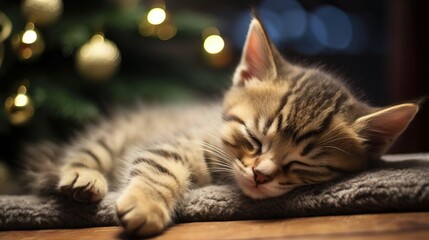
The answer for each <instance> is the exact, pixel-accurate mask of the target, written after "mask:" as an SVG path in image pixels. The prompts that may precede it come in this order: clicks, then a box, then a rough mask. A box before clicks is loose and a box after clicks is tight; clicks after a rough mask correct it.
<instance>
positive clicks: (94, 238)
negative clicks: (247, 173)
mask: <svg viewBox="0 0 429 240" xmlns="http://www.w3.org/2000/svg"><path fill="white" fill-rule="evenodd" d="M121 233H122V231H121V228H120V227H96V228H84V229H52V230H37V231H6V232H0V239H10V240H15V239H25V240H33V239H38V240H54V239H55V240H65V239H72V240H98V239H121V238H124V235H123V234H121ZM153 239H174V240H180V239H187V240H188V239H255V240H256V239H389V240H391V239H393V240H395V239H401V240H402V239H418V240H424V239H429V212H418V213H389V214H366V215H350V216H326V217H308V218H293V219H281V220H265V221H255V220H253V221H235V222H230V221H228V222H195V223H184V224H178V225H176V226H174V227H171V228H170V229H168V230H167V231H166V232H165V233H164V234H162V235H160V236H158V237H155V238H153Z"/></svg>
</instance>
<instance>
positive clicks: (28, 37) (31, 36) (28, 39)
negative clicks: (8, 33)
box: [22, 30, 37, 44]
mask: <svg viewBox="0 0 429 240" xmlns="http://www.w3.org/2000/svg"><path fill="white" fill-rule="evenodd" d="M36 40H37V33H36V31H34V30H27V31H25V32H24V34H23V35H22V42H23V43H25V44H32V43H34V42H35V41H36Z"/></svg>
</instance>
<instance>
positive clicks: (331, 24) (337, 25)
mask: <svg viewBox="0 0 429 240" xmlns="http://www.w3.org/2000/svg"><path fill="white" fill-rule="evenodd" d="M314 15H315V16H317V18H313V21H312V23H311V29H312V31H313V32H314V34H315V37H316V39H317V40H318V41H319V42H320V43H322V44H323V45H324V46H326V47H328V48H331V49H336V50H344V49H346V48H347V47H348V46H349V45H350V43H351V41H352V37H353V30H352V25H351V22H350V18H349V17H348V16H347V14H345V13H344V12H343V11H342V10H340V9H339V8H336V7H333V6H323V7H320V8H318V9H317V10H316V11H315V13H314ZM315 19H320V22H321V23H323V24H320V23H319V21H315Z"/></svg>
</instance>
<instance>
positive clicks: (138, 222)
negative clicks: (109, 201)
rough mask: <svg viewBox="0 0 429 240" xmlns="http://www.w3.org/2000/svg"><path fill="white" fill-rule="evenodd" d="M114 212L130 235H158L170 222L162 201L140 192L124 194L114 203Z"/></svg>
mask: <svg viewBox="0 0 429 240" xmlns="http://www.w3.org/2000/svg"><path fill="white" fill-rule="evenodd" d="M116 211H117V214H118V218H119V220H120V222H121V224H122V226H123V227H124V228H125V231H127V232H128V233H129V234H132V235H138V236H148V235H155V234H159V233H161V232H162V231H163V230H164V229H165V228H166V227H167V225H168V224H169V223H170V221H171V218H170V214H169V211H168V209H167V207H166V206H165V204H164V202H163V201H161V200H159V199H158V200H156V199H155V198H154V197H153V195H152V196H151V195H149V194H145V193H141V192H140V193H139V192H133V193H130V192H129V191H128V193H127V192H125V193H124V194H123V195H122V196H121V197H120V198H119V199H118V200H117V202H116Z"/></svg>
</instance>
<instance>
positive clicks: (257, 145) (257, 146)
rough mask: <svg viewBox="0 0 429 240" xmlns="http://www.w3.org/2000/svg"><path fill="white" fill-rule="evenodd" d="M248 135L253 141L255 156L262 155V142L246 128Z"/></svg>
mask: <svg viewBox="0 0 429 240" xmlns="http://www.w3.org/2000/svg"><path fill="white" fill-rule="evenodd" d="M245 127H246V126H245ZM246 133H247V135H248V137H249V138H250V140H251V143H252V146H253V151H254V154H255V155H260V154H261V153H262V142H261V141H260V140H259V139H258V138H257V137H256V136H255V134H253V133H252V132H250V130H249V128H247V127H246Z"/></svg>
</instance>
